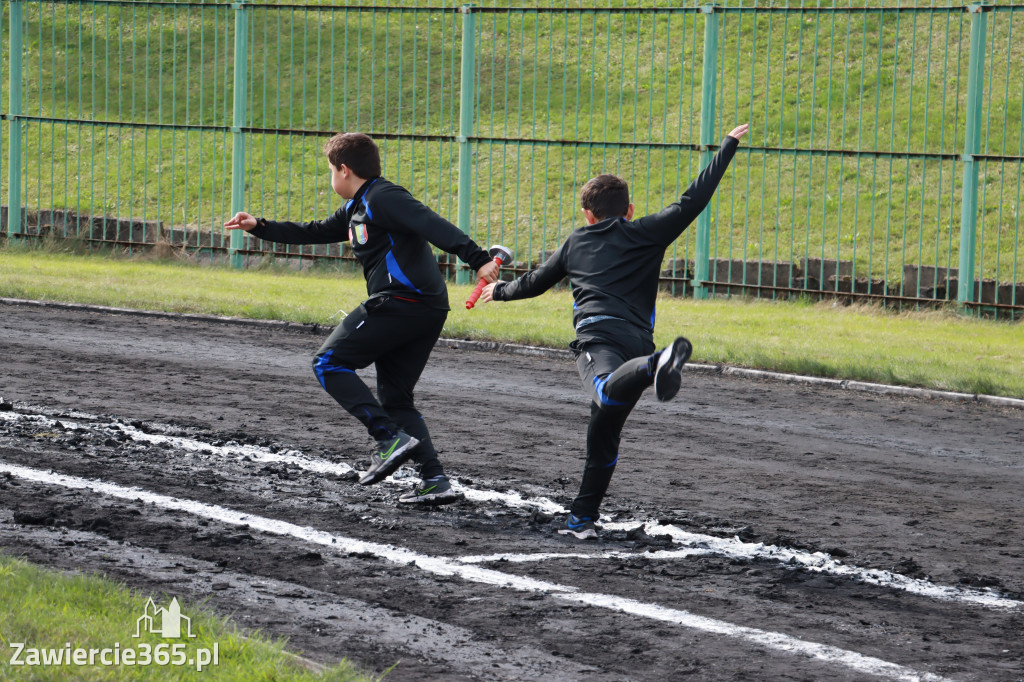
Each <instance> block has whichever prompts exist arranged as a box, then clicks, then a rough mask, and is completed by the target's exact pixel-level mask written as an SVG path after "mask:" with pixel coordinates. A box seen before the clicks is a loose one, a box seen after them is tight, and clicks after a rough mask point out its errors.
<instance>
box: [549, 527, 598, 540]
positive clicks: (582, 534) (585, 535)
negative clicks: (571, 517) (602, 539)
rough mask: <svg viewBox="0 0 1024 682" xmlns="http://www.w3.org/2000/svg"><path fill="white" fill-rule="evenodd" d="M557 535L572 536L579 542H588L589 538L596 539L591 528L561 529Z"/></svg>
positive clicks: (594, 532)
mask: <svg viewBox="0 0 1024 682" xmlns="http://www.w3.org/2000/svg"><path fill="white" fill-rule="evenodd" d="M558 534H559V535H573V536H575V537H576V538H578V539H580V540H590V539H591V538H596V537H597V531H596V530H594V529H593V528H584V529H583V530H571V529H569V528H563V529H562V530H560V531H558Z"/></svg>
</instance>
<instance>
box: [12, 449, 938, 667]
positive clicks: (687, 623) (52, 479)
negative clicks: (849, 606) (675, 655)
mask: <svg viewBox="0 0 1024 682" xmlns="http://www.w3.org/2000/svg"><path fill="white" fill-rule="evenodd" d="M0 472H6V473H9V474H11V475H13V476H17V477H18V478H22V479H25V480H29V481H35V482H37V483H43V484H47V485H56V486H60V487H64V488H71V489H77V490H91V491H93V492H95V493H99V494H102V495H108V496H110V497H116V498H120V499H124V500H131V501H134V500H141V501H142V502H143V503H145V504H151V505H153V506H156V507H160V508H161V509H167V510H173V511H180V512H184V513H186V514H191V515H193V516H199V517H202V518H205V519H209V520H211V521H218V522H220V523H225V524H230V525H235V526H248V527H249V528H251V529H253V530H257V531H262V532H265V533H270V534H273V535H282V536H288V537H293V538H296V539H298V540H302V541H304V542H309V543H313V544H317V545H324V546H326V547H331V548H333V549H336V550H340V551H342V552H347V553H349V554H369V555H372V556H376V557H378V558H380V559H383V560H385V561H389V562H391V563H393V564H397V565H401V566H407V565H410V564H414V565H415V566H417V567H418V568H420V569H421V570H423V571H426V572H427V573H432V574H434V575H440V576H446V577H451V576H454V577H459V578H462V579H463V580H467V581H470V582H475V583H480V584H484V585H493V586H497V587H508V588H511V589H514V590H518V591H521V592H539V593H542V594H546V595H549V596H551V597H553V598H555V599H562V600H565V601H571V602H577V603H581V604H587V605H590V606H595V607H599V608H604V609H608V610H611V611H618V612H620V613H628V614H631V615H634V616H638V617H640V618H648V619H652V620H658V621H661V622H666V623H674V624H676V625H680V626H683V627H686V628H690V629H695V630H700V631H702V632H708V633H712V634H718V635H724V636H727V637H732V638H734V639H741V640H744V641H746V642H749V643H751V644H755V645H759V646H762V647H765V648H768V649H773V650H776V651H782V652H785V653H791V654H797V655H801V656H807V657H810V658H813V659H816V660H818V661H822V662H824V663H830V664H835V665H841V666H844V667H847V668H850V669H852V670H855V671H857V672H860V673H864V674H869V675H876V676H881V677H887V678H890V679H896V680H928V681H936V682H938V681H943V680H945V678H943V677H940V676H938V675H934V674H931V673H923V672H919V671H917V670H913V669H912V668H908V667H906V666H901V665H898V664H895V663H890V662H889V661H884V660H882V659H879V658H874V657H871V656H865V655H863V654H859V653H857V652H855V651H847V650H845V649H840V648H838V647H834V646H830V645H828V644H819V643H817V642H809V641H806V640H802V639H798V638H796V637H791V636H789V635H785V634H782V633H778V632H770V631H767V630H759V629H757V628H750V627H745V626H740V625H734V624H732V623H728V622H726V621H720V620H715V619H713V618H706V617H704V616H698V615H696V614H693V613H690V612H689V611H684V610H681V609H669V608H666V607H663V606H659V605H657V604H648V603H645V602H639V601H636V600H634V599H626V598H623V597H618V596H615V595H610V594H600V593H588V592H580V591H579V589H578V588H576V587H572V586H570V585H560V584H558V583H552V582H548V581H544V580H537V579H534V578H528V577H524V576H517V575H510V574H507V573H502V572H501V571H496V570H492V569H487V568H480V567H479V566H475V565H472V564H470V565H467V564H463V563H460V562H459V561H457V560H454V559H449V558H445V557H435V556H430V555H426V554H420V553H419V552H414V551H412V550H410V549H407V548H404V547H397V546H395V545H386V544H381V543H377V542H368V541H365V540H359V539H356V538H349V537H345V536H342V535H334V534H331V533H327V532H325V531H321V530H317V529H315V528H310V527H308V526H297V525H295V524H292V523H288V522H287V521H280V520H277V519H271V518H267V517H263V516H256V515H253V514H245V513H242V512H239V511H236V510H233V509H229V508H227V507H221V506H217V505H211V504H206V503H204V502H198V501H196V500H187V499H181V498H176V497H169V496H167V495H161V494H159V493H154V492H150V491H148V490H143V489H141V488H127V487H124V486H120V485H116V484H113V483H107V482H105V481H99V480H90V479H85V478H79V477H77V476H67V475H64V474H57V473H52V472H48V471H40V470H38V469H31V468H28V467H23V466H19V465H16V464H9V463H7V462H3V461H0Z"/></svg>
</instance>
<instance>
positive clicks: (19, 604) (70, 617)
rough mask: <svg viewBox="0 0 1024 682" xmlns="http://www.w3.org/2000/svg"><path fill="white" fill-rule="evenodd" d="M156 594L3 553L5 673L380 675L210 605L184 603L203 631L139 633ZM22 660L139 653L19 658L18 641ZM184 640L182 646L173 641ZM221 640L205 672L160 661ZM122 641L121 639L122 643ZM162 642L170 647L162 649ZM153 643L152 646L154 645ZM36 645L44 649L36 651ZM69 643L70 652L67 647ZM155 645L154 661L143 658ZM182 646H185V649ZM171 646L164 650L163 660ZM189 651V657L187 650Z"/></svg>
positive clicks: (92, 677)
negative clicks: (320, 659) (235, 620)
mask: <svg viewBox="0 0 1024 682" xmlns="http://www.w3.org/2000/svg"><path fill="white" fill-rule="evenodd" d="M148 599H149V597H148V596H145V595H140V594H137V593H134V592H132V591H131V590H130V589H128V588H127V587H125V586H123V585H120V584H118V583H115V582H112V581H110V580H107V579H104V578H101V577H99V576H97V575H83V574H77V573H62V572H59V571H54V570H50V569H46V568H41V567H38V566H34V565H32V564H29V563H27V562H25V561H22V560H20V559H15V558H12V557H9V556H5V555H3V554H0V680H15V679H16V680H68V679H75V680H85V681H87V682H98V681H100V680H111V681H115V680H116V681H119V682H120V681H122V680H180V679H186V678H188V679H191V678H192V677H193V676H195V677H201V678H202V679H204V680H252V681H256V680H268V681H269V680H275V681H281V682H283V681H285V680H289V681H295V682H298V681H309V682H313V681H314V680H317V681H320V680H323V681H327V680H331V681H333V682H365V681H366V680H370V679H372V678H370V677H367V676H365V675H363V674H361V673H357V672H355V671H354V670H353V668H352V666H351V665H350V664H349V663H348V662H346V661H342V662H341V663H340V664H338V665H336V666H332V667H330V668H327V669H325V670H318V671H313V670H311V669H310V668H311V667H312V666H310V664H308V663H304V662H302V661H300V659H298V658H297V657H296V656H294V655H293V654H290V653H288V652H287V651H285V649H284V642H282V641H279V640H272V639H270V638H267V637H265V636H263V635H261V634H258V633H256V634H253V633H244V634H243V633H242V632H240V631H239V630H238V629H237V628H236V627H235V626H234V625H233V624H232V623H231V622H230V621H228V620H227V619H225V618H222V617H220V616H217V615H215V614H213V613H212V612H210V611H208V610H206V609H205V608H193V607H191V606H189V605H185V606H183V607H182V613H183V615H185V616H186V617H188V618H190V619H191V630H192V633H193V634H194V635H196V636H195V638H193V639H188V638H186V637H185V636H184V635H185V634H187V633H185V632H184V629H185V628H186V627H187V625H184V624H183V625H182V630H183V636H182V637H180V638H167V639H165V638H161V637H160V636H158V635H155V634H151V633H150V632H146V631H145V628H141V630H140V635H141V636H140V637H139V638H135V636H134V635H135V633H136V628H137V619H138V618H139V617H140V616H142V615H143V613H144V611H145V608H146V604H147V600H148ZM153 601H154V604H155V605H156V606H158V607H161V608H167V607H168V606H169V605H170V603H171V597H170V596H167V597H163V596H154V597H153ZM14 643H18V644H20V645H23V648H22V647H17V648H20V649H21V651H20V653H17V659H16V660H18V661H22V662H26V663H30V662H33V661H35V662H37V663H40V662H42V661H43V660H44V659H43V656H44V653H43V650H47V651H48V653H47V654H45V655H49V656H51V657H52V656H56V655H62V656H63V657H64V660H65V661H67V660H68V656H71V655H73V653H74V652H75V651H76V650H78V649H81V650H84V652H83V658H82V659H81V660H86V659H85V658H84V657H88V656H89V650H90V649H96V650H103V649H110V650H111V651H110V652H108V653H107V654H106V660H107V661H109V662H112V661H114V660H115V653H114V651H116V652H117V654H116V655H117V659H120V658H121V657H123V656H125V651H126V650H128V649H130V650H132V651H133V652H134V653H133V654H131V655H130V656H131V657H132V659H134V663H133V664H132V665H124V664H122V665H118V666H115V665H103V664H102V661H103V658H102V657H101V655H100V654H99V653H97V654H94V655H93V661H94V663H93V664H92V665H90V664H88V663H87V664H86V665H76V664H75V663H74V659H72V663H71V664H70V665H69V664H67V663H63V664H60V665H57V664H55V663H54V662H53V661H54V659H53V658H50V659H49V660H50V664H49V665H41V664H36V665H27V664H26V665H12V660H14V659H15V655H16V647H13V646H12V644H14ZM182 643H184V645H185V646H184V647H181V648H179V649H177V650H175V649H172V648H171V647H172V646H173V645H175V644H179V645H180V644H182ZM215 644H216V647H217V661H218V662H217V664H216V665H212V664H210V665H208V666H207V667H206V668H204V669H203V670H202V672H201V673H197V672H196V667H195V666H194V665H192V666H189V665H183V666H177V665H172V664H170V663H167V664H165V665H157V663H156V662H155V661H156V659H157V656H158V653H157V652H160V651H162V652H164V653H166V655H167V656H168V660H170V661H174V660H179V661H182V660H186V659H187V658H188V657H191V658H194V657H196V656H197V655H199V650H201V649H204V650H208V651H210V652H211V658H212V651H213V649H214V645H215ZM115 645H116V646H115ZM161 645H165V646H163V648H162V649H158V647H160V646H161ZM146 647H148V649H147V648H146ZM33 650H35V652H36V653H34V654H33ZM62 650H63V654H62V653H61V652H62ZM144 651H148V652H149V658H150V659H152V660H153V661H154V662H152V663H150V664H149V665H142V661H143V660H147V659H144V658H143V657H142V656H143V655H144V654H143V653H142V652H144ZM178 652H180V654H179V653H178ZM164 653H161V654H160V660H164V659H163V655H164ZM182 656H184V657H186V658H182Z"/></svg>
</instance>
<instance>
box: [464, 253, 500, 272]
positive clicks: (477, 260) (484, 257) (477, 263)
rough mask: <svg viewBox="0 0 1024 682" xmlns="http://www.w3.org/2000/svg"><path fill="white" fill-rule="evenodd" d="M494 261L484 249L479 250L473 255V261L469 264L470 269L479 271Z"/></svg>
mask: <svg viewBox="0 0 1024 682" xmlns="http://www.w3.org/2000/svg"><path fill="white" fill-rule="evenodd" d="M492 260H494V259H493V258H491V256H490V254H488V253H487V252H486V251H484V250H483V249H478V250H477V252H476V253H475V254H473V257H472V259H470V260H469V261H468V263H469V267H471V268H473V270H479V269H480V268H482V267H483V266H485V265H487V264H488V263H490V262H491V261H492Z"/></svg>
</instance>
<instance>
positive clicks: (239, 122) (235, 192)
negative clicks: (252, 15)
mask: <svg viewBox="0 0 1024 682" xmlns="http://www.w3.org/2000/svg"><path fill="white" fill-rule="evenodd" d="M231 7H232V9H234V11H235V85H234V91H235V101H234V107H233V117H232V121H231V138H232V142H233V143H234V146H233V148H232V151H231V213H232V214H235V213H237V212H238V211H244V210H245V133H243V132H242V127H243V126H245V118H246V112H245V99H246V87H245V86H246V79H247V77H248V72H247V67H248V64H249V61H248V60H249V9H248V7H247V6H246V4H245V3H244V2H235V3H232V4H231ZM245 240H246V236H245V233H244V231H243V230H233V231H232V232H231V242H230V244H229V246H228V253H229V254H230V256H231V265H232V267H236V268H242V267H244V266H245V257H244V256H243V255H242V254H241V253H239V251H240V250H241V249H242V248H244V247H245Z"/></svg>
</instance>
